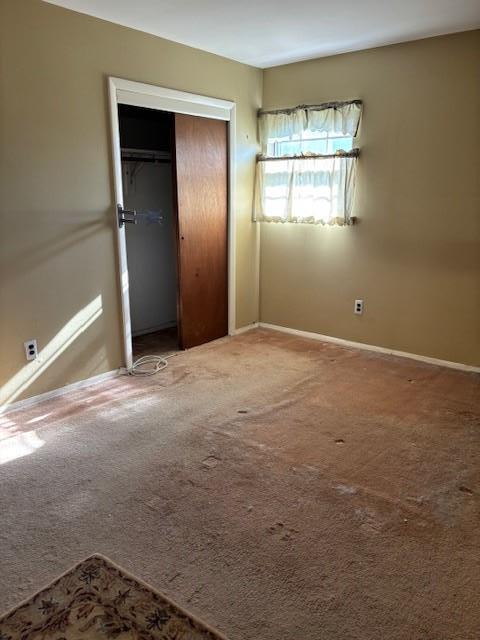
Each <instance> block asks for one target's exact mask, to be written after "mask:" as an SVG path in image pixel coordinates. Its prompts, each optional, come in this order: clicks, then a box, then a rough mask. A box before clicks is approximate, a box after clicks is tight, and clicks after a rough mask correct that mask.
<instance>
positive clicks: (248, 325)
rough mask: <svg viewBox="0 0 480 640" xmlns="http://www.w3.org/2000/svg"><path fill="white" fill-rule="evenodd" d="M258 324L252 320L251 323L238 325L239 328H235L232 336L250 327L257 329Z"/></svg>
mask: <svg viewBox="0 0 480 640" xmlns="http://www.w3.org/2000/svg"><path fill="white" fill-rule="evenodd" d="M259 326H260V323H259V322H252V324H247V325H245V326H244V327H240V328H239V329H235V333H234V334H233V335H234V336H238V335H240V334H241V333H245V331H250V329H258V327H259Z"/></svg>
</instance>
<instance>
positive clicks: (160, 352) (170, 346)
mask: <svg viewBox="0 0 480 640" xmlns="http://www.w3.org/2000/svg"><path fill="white" fill-rule="evenodd" d="M132 346H133V359H134V360H136V359H137V358H141V357H142V356H164V355H169V354H170V353H175V352H176V351H179V348H178V336H177V327H169V328H168V329H162V330H161V331H155V332H154V333H145V334H143V335H141V336H135V337H134V338H133V340H132Z"/></svg>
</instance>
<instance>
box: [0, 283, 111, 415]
mask: <svg viewBox="0 0 480 640" xmlns="http://www.w3.org/2000/svg"><path fill="white" fill-rule="evenodd" d="M101 314H102V296H101V295H99V296H97V297H96V298H95V299H94V300H92V301H91V302H90V303H89V304H87V305H86V306H85V307H84V308H83V309H81V310H80V311H79V312H78V313H76V314H75V315H74V316H73V317H72V318H71V320H69V321H68V322H67V324H66V325H65V326H64V327H62V329H60V331H59V332H58V333H57V334H56V335H55V336H54V337H53V338H52V339H51V340H50V342H49V343H48V344H47V345H46V346H45V347H44V348H43V349H41V350H40V352H39V354H38V357H37V358H36V359H35V360H32V361H31V362H29V363H28V364H26V365H25V366H24V367H23V368H22V369H20V371H18V372H17V373H16V374H15V375H14V376H13V377H12V378H10V380H9V381H8V382H7V383H6V384H5V385H4V386H3V387H2V389H1V391H0V412H1V411H2V410H5V409H6V408H7V406H8V405H9V404H10V403H11V402H13V401H14V400H15V399H16V398H18V397H19V396H20V395H21V394H22V393H23V392H24V391H25V390H26V389H28V387H29V386H30V385H31V384H32V383H33V382H34V381H35V380H37V378H39V377H40V376H41V375H42V373H43V372H44V371H46V370H47V369H48V367H49V366H50V365H51V364H53V363H54V362H55V360H57V358H59V357H60V356H61V355H62V353H64V351H65V350H66V349H68V347H69V346H70V345H71V344H72V343H73V342H74V341H75V340H76V339H77V338H78V337H79V336H80V335H81V334H82V333H84V331H86V330H87V329H88V328H89V327H90V326H91V325H92V324H93V323H94V322H95V321H96V320H97V319H98V318H99V317H100V316H101Z"/></svg>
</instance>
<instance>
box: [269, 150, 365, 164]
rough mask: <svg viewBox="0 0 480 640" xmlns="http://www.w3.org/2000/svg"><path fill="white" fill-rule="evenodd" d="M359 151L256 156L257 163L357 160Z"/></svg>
mask: <svg viewBox="0 0 480 640" xmlns="http://www.w3.org/2000/svg"><path fill="white" fill-rule="evenodd" d="M359 155H360V149H352V150H351V151H339V152H338V153H326V154H322V153H310V154H308V155H297V156H258V157H257V162H269V161H270V160H315V159H318V158H320V159H322V158H358V156H359Z"/></svg>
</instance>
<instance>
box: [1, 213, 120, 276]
mask: <svg viewBox="0 0 480 640" xmlns="http://www.w3.org/2000/svg"><path fill="white" fill-rule="evenodd" d="M36 215H37V217H38V216H41V217H42V227H43V229H46V230H47V234H46V235H47V237H45V239H44V240H43V241H42V240H41V239H40V238H39V234H38V233H37V234H35V235H34V236H29V235H28V236H25V235H24V234H23V233H22V236H21V237H27V238H28V239H29V243H28V245H26V246H24V248H23V250H21V251H19V249H18V244H16V243H11V245H10V247H6V249H5V256H4V258H3V259H2V260H1V262H0V269H1V273H2V275H3V276H4V277H9V278H15V277H18V276H19V275H20V274H21V273H25V272H27V271H31V270H33V269H34V268H35V267H36V266H37V265H39V264H41V263H42V262H47V261H51V260H52V259H54V258H55V257H56V256H57V255H59V254H61V253H63V252H65V251H68V250H69V249H70V248H71V247H73V246H75V245H78V244H79V243H81V242H85V241H88V240H89V238H91V237H94V236H95V235H96V234H98V232H99V231H101V230H102V229H108V228H111V226H112V224H113V220H114V218H113V216H112V209H111V208H109V209H107V210H106V211H105V212H103V213H102V214H100V215H98V214H93V213H92V214H87V213H85V211H79V212H77V213H76V214H75V213H72V214H70V213H69V214H68V218H67V219H66V218H65V214H64V212H63V211H59V212H57V213H55V212H49V213H46V214H44V215H42V214H36ZM25 217H26V218H28V216H25ZM11 218H12V220H11V222H10V221H9V220H8V219H7V220H6V224H11V225H12V226H13V225H14V224H15V225H16V226H21V228H22V230H23V225H19V219H20V221H21V218H22V215H21V213H19V212H16V213H15V214H14V215H13V214H12V216H11ZM25 225H26V227H27V228H28V219H26V220H25ZM52 227H63V228H64V229H63V231H61V232H60V233H57V234H56V235H53V234H51V233H49V228H52ZM20 239H21V238H20Z"/></svg>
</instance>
